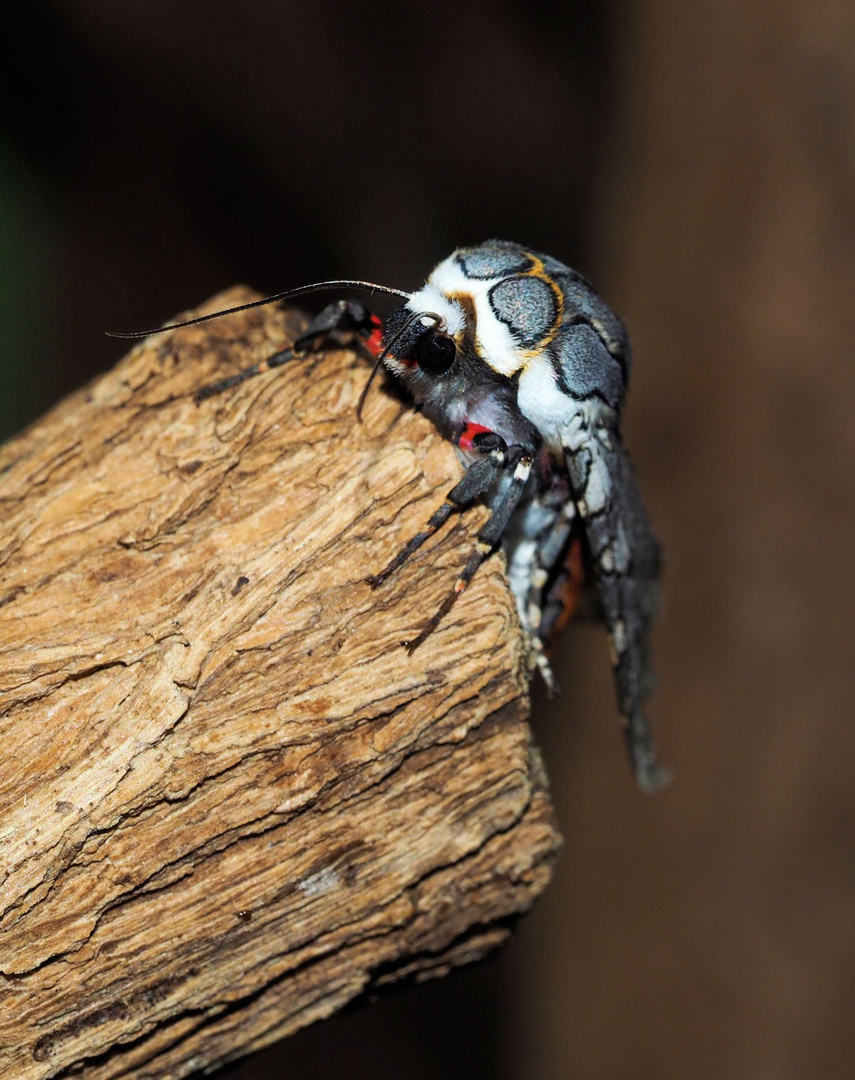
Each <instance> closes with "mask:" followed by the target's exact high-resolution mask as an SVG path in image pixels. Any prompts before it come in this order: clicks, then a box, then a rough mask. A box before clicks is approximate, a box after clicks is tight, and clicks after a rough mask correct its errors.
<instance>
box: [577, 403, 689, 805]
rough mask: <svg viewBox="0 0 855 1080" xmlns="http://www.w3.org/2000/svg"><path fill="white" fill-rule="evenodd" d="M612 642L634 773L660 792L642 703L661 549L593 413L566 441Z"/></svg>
mask: <svg viewBox="0 0 855 1080" xmlns="http://www.w3.org/2000/svg"><path fill="white" fill-rule="evenodd" d="M564 451H565V459H566V462H567V471H568V474H569V476H570V483H571V485H572V487H573V492H574V496H575V501H576V506H577V508H578V510H579V514H580V517H581V519H582V522H583V525H584V528H585V533H586V536H587V541H588V546H589V548H590V551H591V555H592V559H593V564H594V569H595V574H596V581H597V586H598V589H599V592H600V596H601V599H602V605H603V618H604V620H605V623H606V627H607V629H608V632H609V637H610V639H611V645H612V654H613V655H612V661H613V665H614V672H615V682H616V687H617V696H618V705H619V708H620V712H621V716H622V719H623V727H624V734H625V737H626V742H627V748H628V750H629V756H630V760H631V762H632V767H633V770H634V772H635V776H636V779H637V781H638V784H639V786H640V787H641V788H642V790H644V791H647V792H653V791H657V790H658V789H659V788H661V787H662V785H663V784H664V783H666V781H667V779H668V774H667V772H666V771H665V770H664V769H663V768H662V767H661V766H660V765H659V763H658V761H657V756H656V750H655V748H654V745H653V739H652V736H651V732H650V725H649V723H648V720H647V717H646V715H645V712H644V702H645V700H646V699H647V697H648V696H649V694H650V692H651V690H652V688H653V674H652V670H651V664H650V646H649V637H650V630H651V625H652V622H653V618H654V616H655V614H656V609H657V607H658V600H659V572H660V564H661V555H660V549H659V544H658V542H657V540H656V537H655V536H654V535H653V530H652V528H651V527H650V521H649V520H648V517H647V512H646V511H645V509H644V505H643V503H642V501H641V494H640V492H639V489H638V483H637V481H636V478H635V473H634V472H633V469H632V465H631V464H630V461H629V457H628V456H627V453H626V450H625V449H624V447H623V445H622V444H621V441H620V435H619V433H618V431H617V429H616V426H615V425H614V423H609V422H608V421H607V420H605V421H604V420H603V419H595V420H594V421H593V422H592V423H590V425H586V426H584V427H581V426H580V428H579V429H577V430H576V432H575V433H574V437H572V438H568V440H567V445H565V447H564Z"/></svg>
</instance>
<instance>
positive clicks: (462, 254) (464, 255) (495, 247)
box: [454, 243, 534, 281]
mask: <svg viewBox="0 0 855 1080" xmlns="http://www.w3.org/2000/svg"><path fill="white" fill-rule="evenodd" d="M454 258H455V261H456V262H457V264H458V266H460V267H461V268H462V270H463V273H464V274H465V275H466V276H467V277H468V278H474V279H476V280H478V281H489V280H491V279H492V278H501V277H508V276H509V275H510V274H522V273H525V272H526V271H527V270H530V269H531V267H532V266H533V265H534V264H533V263H532V261H531V259H530V258H529V257H528V255H526V254H525V252H524V251H523V250H522V249H521V248H519V247H517V245H516V244H498V243H496V244H492V243H488V244H482V245H481V246H480V247H475V248H463V249H461V250H460V251H458V252H457V254H456V255H455V256H454Z"/></svg>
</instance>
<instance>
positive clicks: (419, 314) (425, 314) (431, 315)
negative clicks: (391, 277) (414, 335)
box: [356, 311, 445, 423]
mask: <svg viewBox="0 0 855 1080" xmlns="http://www.w3.org/2000/svg"><path fill="white" fill-rule="evenodd" d="M417 319H432V320H433V328H434V330H438V329H439V328H440V327H441V326H444V325H445V319H444V318H443V317H442V316H441V315H437V313H436V312H435V311H416V312H414V313H413V314H412V315H411V316H410V317H409V319H407V321H406V322H405V323H404V325H403V326H402V327H401V329H400V330H398V331H396V332H395V333H394V334H393V335H392V337H391V338H390V339H389V341H388V343H387V344H386V345H384V346H383V351H382V352H381V353H379V355H378V356H377V359H376V360H375V361H374V367H373V368H372V369H371V374H370V375H369V376H368V382H367V383H366V384H365V386H363V388H362V393H361V394H360V395H359V401H357V403H356V419H357V420H358V421H359V422H360V423H361V422H362V406H363V405H364V404H365V399H366V398H367V397H368V391H369V390H370V389H371V384H372V383H373V382H374V376H375V375H376V374H377V371H378V369H379V368H380V365H381V364H382V363H383V361H384V360H385V359H386V357H387V356H388V355H389V352H390V350H391V348H392V346H393V345H394V344H395V342H396V341H397V340H398V339H399V338H400V337H401V336H402V335H403V334H405V333H406V332H407V331H408V330H409V329H410V327H411V326H412V325H413V323H414V322H415V321H416V320H417ZM425 329H426V330H427V327H425Z"/></svg>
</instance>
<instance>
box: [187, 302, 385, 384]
mask: <svg viewBox="0 0 855 1080" xmlns="http://www.w3.org/2000/svg"><path fill="white" fill-rule="evenodd" d="M330 334H350V335H356V336H357V337H358V338H359V340H360V341H362V342H363V344H364V345H365V346H366V347H367V348H368V350H369V351H370V352H372V353H374V354H375V355H376V353H377V352H378V351H379V349H380V345H381V340H382V336H383V334H382V323H381V322H380V319H379V318H378V317H377V316H376V315H372V314H371V312H370V311H369V310H368V309H367V308H366V307H365V305H364V304H360V303H359V302H358V301H357V300H337V301H336V302H335V303H334V304H329V305H328V306H327V307H325V308H324V310H323V311H322V312H321V313H320V314H319V315H316V316H315V318H314V319H312V321H311V322H310V323H309V325H308V326H307V327H306V329H305V330H304V331H303V333H302V334H300V336H299V337H298V338H297V340H296V341H295V342H294V344H293V345H290V346H289V347H288V348H287V349H281V350H280V351H279V352H277V353H274V354H273V355H272V356H268V357H267V358H266V359H265V360H261V361H259V363H257V364H252V365H251V366H250V367H246V368H244V369H243V370H242V371H237V372H235V374H234V375H229V376H228V377H227V378H225V379H220V380H219V382H215V383H211V385H210V386H203V387H202V389H201V390H199V391H197V393H196V394H195V397H194V400H195V401H196V403H197V404H198V403H199V402H200V401H204V400H205V399H206V398H209V397H214V396H215V395H216V394H221V393H223V391H224V390H231V389H232V387H234V386H240V384H241V383H242V382H246V380H247V379H252V378H254V377H255V376H256V375H262V374H263V373H264V372H265V371H272V370H273V369H274V368H278V367H281V366H282V365H283V364H287V363H288V361H289V360H293V359H294V357H295V356H301V355H302V354H303V353H306V352H310V351H311V350H312V349H314V348H315V347H316V346H317V345H318V343H319V342H321V341H322V340H324V339H325V338H327V337H328V336H329V335H330Z"/></svg>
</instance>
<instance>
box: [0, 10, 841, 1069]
mask: <svg viewBox="0 0 855 1080" xmlns="http://www.w3.org/2000/svg"><path fill="white" fill-rule="evenodd" d="M0 40H2V44H0V86H2V91H0V433H2V434H3V435H8V434H10V433H12V432H13V431H14V430H16V429H18V428H20V427H21V426H23V425H24V424H25V423H26V422H28V421H29V420H30V419H32V418H33V417H34V416H36V415H37V414H38V413H39V412H41V411H42V410H43V409H45V408H46V407H47V406H49V405H50V404H51V402H53V401H54V400H55V399H57V398H58V397H60V396H61V395H62V394H64V393H66V392H67V391H69V390H71V389H72V388H74V387H76V386H78V385H79V384H80V383H81V382H83V381H84V380H86V379H88V378H89V377H90V376H92V375H93V374H95V373H96V372H98V371H99V370H102V369H104V368H106V367H108V366H109V365H110V364H111V363H113V362H114V360H115V359H116V358H117V357H118V355H119V353H120V352H121V348H120V346H119V344H118V343H116V342H115V341H111V340H109V339H107V338H105V337H103V334H102V332H103V330H105V329H107V328H133V327H138V326H148V325H155V324H157V323H158V322H160V321H163V320H164V319H166V318H168V317H169V316H171V315H173V314H174V313H176V312H178V311H179V310H181V309H182V308H186V307H189V306H191V305H193V304H196V303H198V302H199V301H200V300H202V299H203V298H205V297H206V296H208V295H210V294H211V293H213V292H215V291H217V290H219V289H221V288H223V287H225V286H228V285H231V284H233V283H235V282H238V281H240V282H246V283H248V284H251V285H253V286H255V287H257V288H259V289H262V290H265V291H274V290H277V289H281V288H285V287H287V286H290V285H295V284H299V283H302V282H306V281H310V280H315V279H318V278H322V277H336V276H347V277H368V278H372V277H373V278H375V279H376V280H378V281H381V282H385V283H387V284H390V285H396V286H399V287H404V288H412V287H415V286H416V285H417V284H418V283H419V282H420V281H421V280H422V279H423V277H424V276H425V274H426V273H427V272H428V270H429V269H430V267H431V266H432V265H433V264H434V263H435V262H436V261H437V260H439V259H440V258H442V257H443V256H445V255H446V254H448V253H449V252H450V251H451V250H452V249H453V248H454V247H455V246H457V245H458V244H466V243H471V242H478V241H480V240H483V239H486V238H487V237H490V236H500V237H504V238H507V239H514V240H519V241H521V242H523V243H526V244H530V245H532V246H534V247H536V248H540V249H543V250H546V251H548V252H550V253H551V254H554V255H556V256H558V257H560V258H562V259H564V260H565V261H567V262H570V263H571V264H573V265H575V266H577V267H578V268H579V269H581V270H582V271H583V272H584V273H586V274H587V275H588V276H590V277H591V278H593V279H594V281H595V282H596V283H597V285H598V286H599V287H600V289H601V291H602V292H603V293H604V294H605V296H606V297H607V298H608V299H609V300H610V301H611V302H612V304H613V305H614V306H615V308H616V309H617V310H618V311H619V312H620V313H621V314H622V315H623V316H624V318H625V319H626V321H627V322H628V324H629V326H630V329H631V332H632V335H633V340H634V344H635V355H636V367H635V374H634V385H633V386H632V388H631V390H632V393H631V399H630V407H629V412H628V418H627V419H628V422H627V429H628V441H629V442H630V445H631V447H632V449H633V451H634V454H635V459H636V463H637V466H638V469H639V472H640V473H641V477H642V481H643V486H644V489H645V492H646V496H647V499H648V502H649V506H650V510H651V513H652V516H653V519H654V522H655V524H656V526H657V528H658V531H659V532H660V534H661V536H662V538H663V540H664V542H665V545H666V554H667V579H666V589H667V597H666V599H667V602H666V609H665V612H664V616H663V619H662V621H661V626H660V628H659V630H658V632H657V635H656V647H657V660H658V664H657V667H658V673H659V678H660V691H659V693H658V695H657V697H656V699H655V702H654V707H653V708H654V712H655V714H656V717H657V718H658V720H659V730H660V742H661V746H662V750H663V757H665V759H666V760H667V761H668V763H669V764H671V765H672V766H673V768H674V771H675V774H676V779H675V782H674V784H673V785H672V787H671V788H670V789H669V790H668V791H667V792H666V793H664V794H662V795H660V796H657V797H655V798H653V799H648V798H644V797H642V796H641V795H639V794H638V793H637V792H636V791H635V789H634V788H633V785H632V783H631V780H630V778H629V773H628V770H627V768H626V764H625V762H624V759H623V751H622V747H621V744H620V740H619V737H618V729H617V721H616V718H615V715H614V706H613V701H612V690H611V684H610V675H609V671H608V663H607V651H606V645H605V640H604V635H603V633H602V632H601V631H600V630H598V629H596V628H593V627H578V628H573V629H572V630H571V631H570V632H569V633H568V634H567V636H566V639H565V640H564V642H563V645H562V649H561V652H560V655H559V657H558V661H557V667H558V669H559V673H560V676H561V679H562V682H563V684H564V686H565V692H564V694H563V696H562V698H561V699H560V702H559V703H558V704H556V705H547V704H546V703H545V702H544V701H543V700H542V698H541V697H540V696H539V694H538V693H536V717H535V726H536V730H537V736H538V739H539V741H540V743H541V745H542V746H543V748H544V751H545V754H546V758H547V764H548V768H549V772H550V775H551V778H552V784H553V790H554V794H555V800H556V804H557V808H558V813H559V817H560V820H561V824H562V827H563V831H564V833H565V836H566V841H567V843H566V848H565V852H564V855H563V858H562V861H561V863H560V866H559V870H558V873H557V876H556V880H555V881H554V883H553V885H552V887H551V888H550V889H549V891H548V892H547V894H546V896H545V898H544V899H543V900H542V902H541V903H540V904H539V906H538V907H537V909H536V910H535V911H534V912H533V913H532V914H531V915H530V916H529V917H528V918H527V919H526V920H524V922H523V923H522V924H521V926H520V928H519V933H518V935H517V938H516V940H515V942H514V943H513V944H512V945H511V946H510V947H509V948H508V949H506V950H505V952H504V953H503V954H502V955H501V956H500V957H499V958H498V959H496V960H494V961H492V962H491V963H488V964H486V965H484V966H482V967H480V968H476V969H472V970H466V971H462V972H459V973H457V974H455V975H453V976H452V977H450V978H448V979H446V980H442V981H440V982H437V983H433V984H428V985H425V986H422V987H415V988H410V989H408V990H407V991H405V992H402V993H398V994H397V995H395V996H392V997H390V998H388V999H384V1000H383V1001H381V1002H379V1003H377V1004H375V1005H373V1006H372V1007H370V1008H362V1009H359V1010H353V1011H351V1012H350V1013H348V1014H347V1015H344V1016H340V1017H337V1018H335V1019H333V1020H331V1021H328V1022H326V1023H324V1024H321V1025H319V1026H316V1027H315V1028H310V1029H308V1030H306V1031H304V1032H301V1033H300V1034H298V1035H296V1036H294V1037H293V1038H291V1039H290V1040H286V1041H285V1042H284V1043H282V1044H280V1045H278V1046H276V1047H273V1048H271V1049H270V1050H268V1051H266V1052H263V1053H262V1054H259V1055H257V1056H256V1057H254V1058H250V1059H247V1060H246V1061H244V1062H243V1063H241V1064H240V1065H238V1066H236V1067H233V1068H232V1069H231V1070H229V1071H228V1072H227V1073H225V1074H223V1075H224V1076H225V1075H228V1076H229V1077H232V1078H235V1080H237V1078H240V1080H250V1078H257V1080H262V1078H264V1077H279V1076H283V1077H284V1076H288V1078H289V1080H301V1078H303V1077H306V1078H309V1077H312V1078H315V1080H317V1078H326V1077H339V1076H342V1077H344V1076H347V1077H348V1078H351V1080H361V1078H363V1077H366V1078H367V1077H371V1078H372V1080H392V1078H400V1077H405V1078H406V1080H422V1078H433V1077H438V1076H442V1077H448V1078H449V1080H456V1078H458V1077H459V1078H463V1077H466V1078H481V1077H484V1078H486V1080H492V1078H502V1080H508V1078H513V1080H516V1078H520V1080H563V1078H583V1080H588V1078H591V1080H624V1078H631V1080H636V1078H638V1080H647V1078H649V1080H684V1078H686V1077H692V1078H700V1080H706V1078H720V1077H728V1078H737V1080H741V1078H746V1080H766V1078H768V1080H789V1078H793V1080H796V1078H797V1080H806V1078H807V1080H810V1078H814V1077H817V1078H819V1077H822V1078H828V1077H843V1076H851V1075H853V1072H855V1066H853V1061H855V1033H853V1030H852V1028H853V1026H855V1022H853V1006H855V828H853V826H855V821H853V818H855V813H853V811H855V795H853V788H855V717H854V716H853V698H855V662H853V661H855V648H853V645H855V632H853V608H855V571H853V532H854V531H855V530H853V526H855V475H853V473H855V470H854V469H853V466H855V421H853V409H855V365H853V344H852V343H853V338H855V5H853V4H852V2H851V0H812V2H811V3H808V4H806V3H798V2H797V0H742V2H739V3H736V2H732V0H731V2H729V3H713V4H710V3H707V2H702V0H626V2H623V3H617V2H614V3H597V2H596V0H563V2H561V0H540V2H538V0H528V2H525V3H524V2H522V0H495V2H492V3H487V2H486V0H484V2H480V3H479V2H475V3H468V4H467V3H451V2H449V0H440V2H437V3H434V4H419V5H407V4H391V3H382V2H380V0H375V2H373V3H365V4H346V3H344V2H342V0H317V2H315V3H303V4H298V3H295V2H288V0H285V2H280V3H276V2H274V0H243V2H242V3H240V4H238V3H229V2H225V3H217V4H213V3H203V2H201V0H178V2H176V0H173V2H171V3H167V2H165V0H146V2H145V3H133V2H125V3H116V2H115V0H54V2H52V3H48V2H44V0H6V3H5V5H4V17H3V29H2V38H0Z"/></svg>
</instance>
